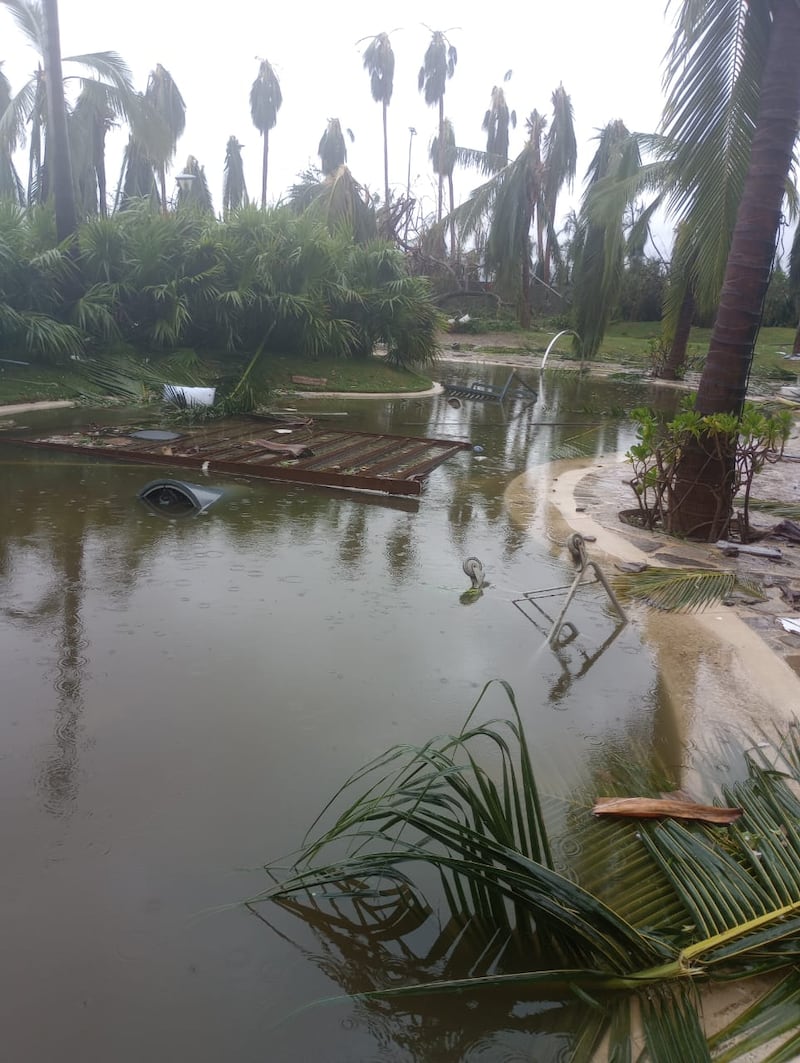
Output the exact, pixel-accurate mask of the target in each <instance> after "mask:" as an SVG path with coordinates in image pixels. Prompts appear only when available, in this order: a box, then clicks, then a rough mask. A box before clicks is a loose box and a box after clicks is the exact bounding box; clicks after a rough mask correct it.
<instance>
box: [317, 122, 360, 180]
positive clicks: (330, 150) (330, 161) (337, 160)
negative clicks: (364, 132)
mask: <svg viewBox="0 0 800 1063" xmlns="http://www.w3.org/2000/svg"><path fill="white" fill-rule="evenodd" d="M347 135H348V136H349V137H350V141H351V143H352V141H353V140H354V139H355V138H354V136H353V131H352V130H351V129H348V130H347ZM317 154H318V155H319V158H320V168H321V169H322V172H323V174H324V175H325V176H326V177H330V175H331V174H334V173H336V171H337V170H338V169H339V167H340V166H344V164H345V163H346V162H347V145H346V144H345V139H344V133H343V132H342V124H341V122H340V121H339V119H338V118H329V119H328V124H327V126H326V127H325V132H324V133H323V134H322V136H321V137H320V141H319V147H318V148H317Z"/></svg>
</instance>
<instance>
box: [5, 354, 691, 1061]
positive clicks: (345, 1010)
mask: <svg viewBox="0 0 800 1063" xmlns="http://www.w3.org/2000/svg"><path fill="white" fill-rule="evenodd" d="M450 369H451V367H448V372H446V373H445V374H443V375H446V376H447V377H450V378H454V377H456V376H459V375H460V377H461V378H462V379H465V380H466V379H476V378H477V379H481V380H483V381H493V382H499V383H502V382H503V380H504V379H505V376H506V375H507V370H505V369H502V368H496V369H492V368H489V367H480V368H478V367H474V366H467V367H464V366H459V367H452V371H449V370H450ZM643 400H645V401H646V400H647V396H646V395H645V393H644V392H643V391H641V390H639V391H637V390H636V389H635V388H634V387H633V386H632V385H630V384H614V383H612V382H600V381H597V380H591V379H583V380H580V379H579V378H578V376H577V374H573V375H569V374H560V375H559V374H553V375H548V377H547V379H546V383H545V386H544V388H543V390H542V392H541V393H540V395H539V399H538V400H537V402H536V404H535V405H531V404H530V403H529V402H528V400H527V399H526V400H522V399H517V400H514V401H511V402H507V403H506V404H505V405H504V406H503V407H500V406H499V405H497V404H490V403H477V402H463V403H462V405H461V407H460V408H454V407H453V406H451V405H450V404H449V403H448V401H447V399H446V397H444V396H436V397H433V398H426V399H422V400H415V399H413V398H409V399H406V400H400V399H392V400H374V401H363V400H359V401H356V400H352V401H350V402H346V401H343V400H324V401H323V400H315V401H311V400H308V401H306V402H305V403H300V404H298V405H299V406H300V408H301V409H302V408H304V407H305V408H307V409H309V410H316V411H321V410H324V411H326V412H328V413H346V414H347V415H348V416H347V421H346V423H347V424H348V426H352V427H354V428H361V429H365V430H378V431H389V432H395V433H398V434H406V435H415V434H423V435H431V436H438V437H449V436H457V437H459V438H469V439H470V440H471V441H472V442H473V443H474V444H478V445H479V446H480V447H482V448H483V453H479V452H478V451H468V452H463V453H461V454H459V455H457V456H456V457H454V458H452V459H450V460H449V461H448V462H447V463H446V464H445V465H443V466H441V467H440V468H439V469H438V470H436V471H435V472H434V473H433V474H432V475H431V477H430V479H429V481H428V485H427V489H426V492H425V493H424V494H423V496H422V498H421V499H420V500H419V502H416V501H408V500H399V501H392V500H386V499H377V498H374V497H366V496H361V497H359V496H356V495H348V494H345V493H341V492H332V491H324V490H312V489H309V488H305V487H300V486H294V485H272V484H269V483H264V482H256V483H253V484H250V485H248V484H244V483H234V482H231V481H225V480H224V479H215V478H214V477H211V479H210V480H209V482H210V483H213V484H215V485H217V486H221V487H224V488H225V489H226V494H225V496H224V497H223V499H222V500H221V501H220V502H218V503H217V504H216V505H215V506H213V507H212V508H211V509H210V510H209V511H208V512H207V513H206V514H204V515H201V516H199V517H193V518H190V519H186V520H180V521H176V520H172V521H171V520H166V519H163V517H160V516H159V515H157V514H155V513H152V512H151V511H150V510H149V509H147V508H146V507H145V506H144V505H143V504H142V503H140V502H139V501H137V498H136V494H137V491H138V489H139V488H140V487H141V486H142V485H143V484H144V483H145V482H147V480H149V479H151V478H152V477H153V475H154V474H153V471H152V470H151V469H147V468H145V467H139V466H132V465H116V464H105V463H101V462H97V463H89V462H84V461H80V460H75V459H74V458H72V457H70V456H69V455H55V454H53V455H51V454H47V453H45V452H37V453H36V454H33V453H32V452H31V451H29V450H23V449H21V448H12V447H9V446H4V447H1V448H0V477H1V479H0V483H2V496H1V497H0V676H1V677H2V678H1V679H0V852H1V853H2V866H3V871H2V875H1V876H0V883H1V885H0V918H1V919H2V923H3V930H2V939H1V940H2V953H1V958H0V983H1V984H0V1029H2V1031H3V1034H2V1041H3V1047H2V1050H0V1057H1V1058H2V1059H3V1060H4V1061H5V1060H8V1061H9V1063H51V1061H53V1060H59V1061H60V1063H101V1061H102V1063H108V1061H114V1063H141V1061H142V1060H148V1061H151V1063H160V1061H162V1060H163V1061H165V1063H166V1061H170V1063H175V1061H183V1060H192V1063H212V1061H214V1063H216V1061H222V1060H226V1061H227V1060H231V1061H237V1063H257V1061H258V1063H290V1061H294V1060H312V1061H317V1060H319V1061H325V1063H327V1061H330V1063H345V1061H362V1060H381V1061H390V1060H391V1061H415V1060H431V1061H439V1060H446V1059H447V1060H450V1059H452V1060H461V1059H464V1060H475V1061H477V1060H480V1061H481V1063H491V1061H498V1063H499V1061H501V1060H502V1061H507V1060H512V1059H516V1058H520V1059H521V1058H526V1059H527V1058H535V1059H538V1060H545V1059H550V1058H553V1059H555V1058H558V1057H559V1054H560V1055H561V1057H563V1058H568V1055H565V1053H568V1048H569V1046H568V1040H566V1041H565V1039H564V1036H563V1034H562V1033H558V1032H557V1030H558V1029H560V1027H559V1026H558V1024H557V1023H556V1024H553V1023H549V1022H548V1021H546V1019H547V1017H546V1015H545V1018H544V1020H543V1021H542V1022H538V1021H537V1014H538V1013H537V1007H538V1006H537V1007H533V1006H530V1005H522V1004H519V1003H517V1002H515V1001H510V1000H509V999H508V998H503V999H500V998H498V996H497V995H494V996H491V997H490V998H487V1000H486V1001H480V1000H479V1001H477V1003H476V1002H470V1003H469V1006H466V1005H465V1002H464V1001H463V1000H458V1001H452V1002H451V1001H448V1000H447V999H445V998H441V997H437V998H435V999H434V1002H433V1003H431V1002H430V1001H428V1002H425V1001H423V1000H417V1001H416V1002H415V1003H411V1004H409V1003H408V1002H406V1003H405V1004H404V1005H403V1006H402V1008H401V1007H400V1006H399V1005H398V1006H395V1005H389V1004H386V1003H383V1004H379V1005H373V1006H367V1005H364V1004H363V1003H362V1004H358V1005H353V1004H352V1003H350V1002H348V1001H346V1000H339V1001H337V1002H335V1003H332V1004H317V1005H315V1006H313V1007H310V1008H305V1010H302V1011H300V1012H299V1011H298V1009H303V1008H304V1007H305V1006H306V1005H309V1004H311V1003H312V1002H314V1001H318V1000H319V999H320V998H323V997H331V996H336V995H338V994H343V993H345V992H350V991H357V990H359V989H368V988H371V987H372V986H374V985H380V984H382V973H384V972H388V970H389V965H390V966H391V977H392V978H393V979H396V980H397V981H398V982H399V981H401V980H402V979H405V980H406V981H413V980H415V979H416V978H418V977H420V974H421V972H423V971H425V970H429V968H426V966H425V953H426V950H428V949H429V948H430V946H431V941H430V940H426V939H424V936H422V935H417V938H416V939H414V940H413V941H408V942H405V944H404V947H403V948H402V949H395V951H394V953H392V956H391V958H390V959H389V958H388V953H387V952H386V946H385V944H383V945H380V946H378V945H377V944H374V943H373V944H372V945H370V943H369V941H367V940H366V939H365V936H364V935H357V934H348V933H346V932H344V933H342V932H341V931H335V930H334V929H331V927H330V926H327V927H326V926H324V925H320V924H316V925H315V923H314V922H313V921H303V920H301V919H298V918H296V917H292V916H289V915H286V913H283V912H280V911H277V910H276V912H274V913H272V915H273V916H274V919H272V921H273V923H274V928H272V927H270V926H268V925H266V924H265V923H264V922H262V921H259V919H257V918H256V917H255V916H254V915H253V914H251V913H250V912H249V911H248V910H246V909H245V908H244V907H243V906H241V905H240V903H239V902H240V901H242V900H243V899H245V898H247V897H249V896H252V895H253V894H255V893H257V892H258V891H259V890H260V889H262V888H264V886H265V885H266V880H265V877H264V874H263V872H262V871H260V870H259V868H260V867H261V865H263V864H264V863H266V862H267V861H271V860H274V859H276V858H278V857H280V856H281V855H283V854H285V853H287V852H290V851H291V850H293V849H294V848H295V847H296V846H297V845H298V844H299V842H300V840H301V839H302V836H303V834H304V832H305V830H306V828H307V827H308V826H309V825H310V823H311V822H312V820H313V818H314V816H315V815H316V813H317V812H318V811H319V809H320V808H321V806H322V805H323V803H324V802H325V801H326V800H327V799H328V797H329V796H331V795H332V793H334V792H335V790H336V789H337V788H338V786H339V785H340V784H341V782H342V781H343V780H344V779H345V778H346V777H347V776H348V775H349V774H350V773H351V772H353V771H354V770H355V769H357V768H358V767H359V766H361V765H362V764H363V763H364V762H365V761H367V760H368V759H371V758H372V757H374V756H376V755H377V754H379V753H380V752H382V751H383V750H384V749H386V748H388V747H389V746H390V745H392V744H394V743H400V742H410V743H422V742H424V741H426V740H427V739H429V738H431V737H432V736H434V735H436V734H439V733H444V732H450V731H456V730H458V729H459V728H460V726H461V725H462V723H463V721H464V719H465V717H466V714H467V712H468V711H469V709H470V707H471V706H472V704H473V703H474V701H475V699H476V698H477V696H478V694H479V693H480V691H481V689H482V688H483V686H484V684H485V683H486V682H487V681H488V680H490V679H492V678H494V677H502V678H504V679H507V680H508V681H509V682H510V683H511V684H512V686H513V687H514V689H515V691H516V693H517V697H518V701H519V705H520V708H521V711H522V714H523V717H524V720H525V722H526V726H527V730H528V734H529V737H530V739H531V741H532V745H533V747H534V756H535V759H536V768H537V771H538V772H539V777H540V781H541V785H542V787H543V788H544V789H545V790H548V789H550V790H552V791H553V792H555V793H561V794H564V793H569V792H570V791H572V790H573V789H577V788H578V787H579V786H581V785H583V784H585V783H586V781H587V779H590V778H591V777H592V773H593V772H595V771H598V770H602V766H603V764H604V763H605V762H606V760H607V758H609V757H613V756H616V755H618V754H619V752H620V750H623V751H624V750H625V749H626V748H628V746H629V745H630V744H632V743H636V744H637V745H638V746H640V747H641V746H642V745H643V746H644V747H645V748H652V749H653V753H654V755H655V754H658V755H659V756H661V757H662V758H664V759H666V760H669V758H670V756H673V755H677V754H676V752H675V750H674V748H673V747H672V743H674V727H673V724H672V716H671V709H670V706H669V705H668V704H666V702H665V700H664V698H663V697H662V696H661V695H660V690H659V681H658V677H657V676H656V675H655V674H654V671H653V664H652V659H651V656H650V654H649V652H648V650H647V648H646V647H644V646H643V645H642V644H641V642H640V639H639V636H638V634H637V632H636V631H635V630H634V628H633V627H627V628H624V629H621V630H620V629H618V628H617V627H616V626H615V623H614V620H613V615H612V614H611V613H610V612H609V611H608V609H607V608H606V607H605V604H604V602H603V597H602V593H601V592H600V591H599V589H594V590H591V591H586V592H582V594H581V596H580V600H579V601H578V602H576V604H575V606H574V611H573V612H572V613H571V614H570V619H572V621H573V622H574V623H575V625H576V627H577V629H578V631H579V636H578V638H576V639H575V640H573V641H572V642H571V643H570V644H569V646H565V647H563V648H562V649H561V650H559V651H557V652H556V651H552V650H550V649H549V648H544V647H543V646H542V643H543V641H544V634H543V630H544V628H546V619H543V618H542V616H541V615H540V614H539V613H538V609H537V606H536V605H532V604H531V600H530V599H523V597H522V596H523V595H524V594H525V593H526V592H534V591H537V590H539V589H541V588H548V587H556V586H562V585H565V584H567V583H568V582H569V581H570V580H571V578H572V570H571V567H570V564H569V560H568V557H567V555H566V552H565V550H564V549H563V546H561V545H559V544H558V543H552V542H550V541H548V539H547V523H546V520H545V507H546V501H547V499H546V489H545V488H543V489H542V492H541V493H540V494H538V495H536V496H535V497H533V498H532V499H531V500H530V505H529V506H526V507H522V509H520V510H519V511H517V510H516V509H515V507H514V506H511V505H508V504H506V501H505V500H504V492H505V489H506V487H507V485H508V484H509V482H510V481H511V480H512V479H513V478H514V477H515V476H516V475H518V474H520V473H522V472H523V471H525V470H526V469H528V468H531V467H533V466H536V465H541V464H543V463H545V462H547V461H549V460H550V459H551V458H570V457H575V456H578V455H586V454H589V455H592V454H601V453H605V452H607V451H612V450H616V449H617V448H618V447H625V446H627V445H628V444H629V443H630V442H631V440H632V438H633V435H632V431H631V429H630V426H629V424H628V423H627V422H626V420H625V418H624V411H625V410H628V409H630V408H631V406H632V405H635V404H638V403H640V402H641V401H643ZM104 416H105V417H112V416H117V417H118V416H119V415H118V414H113V415H112V414H110V413H109V412H108V411H106V412H105V413H91V412H90V413H88V414H87V411H85V410H83V411H69V412H68V413H66V414H65V413H64V412H63V411H59V413H58V414H50V415H27V416H23V417H21V418H18V420H25V421H26V423H28V424H30V425H34V426H40V425H43V424H48V425H59V426H64V425H67V424H70V423H72V424H78V423H85V422H86V421H87V420H91V419H92V417H94V418H95V419H98V418H101V417H104ZM154 416H155V415H154ZM341 420H342V421H344V418H341ZM184 473H185V470H184V471H183V472H182V471H181V470H176V475H177V476H178V477H179V478H182V477H183V478H189V479H191V476H193V475H195V474H191V476H186V477H184ZM165 474H166V473H165ZM471 555H472V556H477V557H478V558H480V559H481V561H482V562H483V565H484V567H485V570H486V576H487V579H488V581H489V584H490V585H489V586H488V587H487V588H486V590H485V593H484V595H483V597H481V598H480V599H479V600H478V601H475V602H473V603H472V604H470V605H465V604H462V601H461V600H460V599H461V595H462V593H463V592H464V591H465V590H466V589H467V587H468V586H469V582H468V580H467V577H466V576H464V574H463V572H462V568H461V566H462V562H463V560H464V559H465V558H467V557H468V556H471ZM534 600H535V601H536V602H537V605H541V606H542V607H543V608H545V609H546V610H548V611H549V612H550V613H551V615H552V614H553V613H554V612H555V611H557V599H550V600H544V599H542V600H539V599H534ZM515 601H517V603H518V604H517V605H515V604H514V602H515ZM534 621H536V623H535V622H534ZM537 624H538V626H537ZM505 709H506V705H505V701H504V696H503V695H502V693H501V692H500V690H499V688H495V689H493V690H491V691H490V692H489V694H488V695H487V698H486V702H485V708H483V707H482V709H481V712H482V714H483V715H484V716H485V717H486V718H489V717H492V716H495V715H498V714H501V713H503V712H504V711H505ZM567 855H568V854H567ZM565 859H566V856H565ZM270 918H271V917H270ZM415 950H416V952H415ZM468 968H469V962H468V961H467V962H466V969H468ZM387 977H388V974H387ZM473 1003H476V1006H473ZM539 1018H541V1016H539ZM554 1030H556V1032H553V1031H554Z"/></svg>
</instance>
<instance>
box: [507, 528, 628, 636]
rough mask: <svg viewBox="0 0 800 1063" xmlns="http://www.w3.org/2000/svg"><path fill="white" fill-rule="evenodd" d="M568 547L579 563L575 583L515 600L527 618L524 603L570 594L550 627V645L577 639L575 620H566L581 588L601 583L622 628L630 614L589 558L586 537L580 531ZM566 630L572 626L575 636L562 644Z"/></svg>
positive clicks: (547, 589)
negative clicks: (564, 592) (590, 574)
mask: <svg viewBox="0 0 800 1063" xmlns="http://www.w3.org/2000/svg"><path fill="white" fill-rule="evenodd" d="M567 545H568V548H569V551H570V553H571V554H572V557H573V558H574V559H575V560H576V562H577V564H578V571H577V573H576V575H575V579H574V580H573V581H572V583H568V584H565V585H564V586H562V587H545V588H543V589H542V590H538V591H527V592H526V593H525V594H523V595H522V597H521V598H515V599H514V603H513V604H514V605H515V606H516V607H517V609H519V611H520V612H521V613H522V615H523V616H527V614H526V613H525V611H524V609H522V607H521V605H520V602H522V601H528V602H533V603H534V604H535V599H536V598H547V597H552V596H553V595H556V594H560V593H562V592H563V591H566V592H567V596H566V598H565V600H564V604H563V606H562V607H561V612H560V613H559V614H558V616H557V617H556V619H555V620H554V621H553V626H552V627H551V628H550V634H549V635H548V636H547V644H548V645H549V646H564V645H567V643H568V642H571V641H572V640H573V639H574V638H576V637H577V635H578V629H577V628H576V627H575V625H574V624H573V623H572V622H571V621H568V620H567V621H565V620H564V617H565V616H566V614H567V610H568V609H569V607H570V605H571V604H572V600H573V598H574V597H575V595H576V594H577V593H578V591H579V589H580V588H581V587H592V586H594V585H595V584H596V583H599V584H600V585H601V586H602V588H603V590H604V591H605V592H606V595H607V596H608V599H609V601H610V602H611V605H612V606H613V607H614V610H615V611H616V613H617V616H618V617H619V619H620V625H619V626H620V627H622V626H623V625H625V624H627V623H628V616H627V613H626V612H625V610H624V609H623V608H622V606H621V605H620V602H619V599H618V598H617V596H616V594H615V593H614V590H613V588H612V586H611V584H610V583H609V582H608V580H607V579H606V576H605V573H604V572H603V570H602V569H601V568H600V565H599V564H598V563H597V562H596V561H591V560H590V559H589V557H588V556H587V553H586V543H585V541H584V538H583V536H582V535H579V534H578V533H577V532H575V533H573V534H572V535H571V536H570V537H569V539H568V540H567ZM589 571H591V573H593V576H594V578H593V579H589V580H585V579H584V576H585V575H586V573H587V572H589ZM536 608H537V609H539V611H540V612H541V613H542V614H543V615H544V616H545V617H547V619H548V620H549V619H550V617H549V616H547V613H545V611H544V609H542V608H541V607H540V606H536ZM528 619H530V618H529V617H528ZM566 627H569V628H570V629H571V633H570V635H569V638H568V639H567V640H566V641H560V642H559V641H558V640H559V636H560V634H561V631H562V629H563V628H566Z"/></svg>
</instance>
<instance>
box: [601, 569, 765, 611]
mask: <svg viewBox="0 0 800 1063" xmlns="http://www.w3.org/2000/svg"><path fill="white" fill-rule="evenodd" d="M613 582H614V588H615V590H616V591H617V593H618V594H620V595H621V596H622V597H623V598H627V599H629V600H630V599H639V600H640V601H644V602H647V604H648V605H652V606H653V607H654V608H656V609H662V610H664V611H666V612H678V611H687V612H695V611H697V610H701V609H705V608H707V607H708V606H711V605H713V604H714V603H716V602H719V601H721V600H722V599H724V598H729V597H730V596H731V594H733V593H734V592H735V591H739V592H741V593H742V594H745V595H747V596H748V597H751V598H759V599H762V600H763V598H764V594H763V591H762V588H761V586H760V584H758V583H756V582H754V581H753V580H747V579H741V578H740V577H738V576H737V575H736V573H735V572H721V571H717V570H712V569H704V568H646V569H644V570H643V571H642V572H629V573H625V574H624V575H619V576H615V577H614V581H613Z"/></svg>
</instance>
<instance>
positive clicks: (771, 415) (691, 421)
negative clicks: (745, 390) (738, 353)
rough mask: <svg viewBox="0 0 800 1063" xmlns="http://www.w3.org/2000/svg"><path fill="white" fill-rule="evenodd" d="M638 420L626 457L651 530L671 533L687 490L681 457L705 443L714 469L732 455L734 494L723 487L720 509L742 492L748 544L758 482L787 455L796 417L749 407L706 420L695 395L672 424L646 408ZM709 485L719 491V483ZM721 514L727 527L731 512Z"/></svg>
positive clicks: (744, 536) (742, 524)
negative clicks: (767, 468)
mask: <svg viewBox="0 0 800 1063" xmlns="http://www.w3.org/2000/svg"><path fill="white" fill-rule="evenodd" d="M632 418H633V420H634V423H635V424H636V434H637V437H638V442H637V443H634V444H633V446H631V447H630V449H629V450H628V453H627V455H626V456H627V458H628V460H629V461H630V463H631V465H632V467H633V472H634V475H633V479H632V480H631V481H630V485H631V488H632V489H633V492H634V494H635V495H636V500H637V502H638V504H639V510H640V513H641V515H642V519H643V522H644V524H645V526H646V527H648V528H654V527H655V526H656V524H661V525H662V526H663V527H664V528H665V529H666V530H670V526H671V525H670V518H671V514H672V513H673V512H675V511H676V510H677V508H678V505H679V502H680V499H681V498H682V497H683V495H684V494H685V492H686V490H687V485H686V484H685V483H684V482H682V481H681V480H680V475H679V471H680V468H681V459H682V457H683V455H684V453H685V452H686V450H687V448H688V447H689V446H690V445H701V446H702V447H703V448H704V451H703V452H704V454H705V457H706V466H708V467H709V468H714V469H716V468H717V467H718V466H719V463H720V462H721V461H722V459H723V458H724V457H725V455H726V454H727V453H728V452H729V451H730V452H732V460H731V461H730V463H726V464H725V467H727V468H729V470H730V471H729V476H730V478H731V479H732V485H730V486H731V490H730V491H729V490H728V486H729V485H726V484H722V483H721V484H718V485H717V487H716V498H717V507H718V509H719V510H720V511H721V510H722V508H723V507H724V506H725V504H726V500H727V499H728V498H729V497H731V498H734V499H735V498H736V496H737V495H738V494H739V492H742V513H741V516H740V520H739V532H740V535H741V539H742V542H747V541H748V536H749V527H750V525H749V504H750V492H751V490H752V485H753V479H754V477H755V476H756V474H757V473H758V472H760V471H761V469H763V467H764V465H765V464H766V463H767V462H770V461H777V460H778V458H779V457H780V455H781V454H782V452H783V446H784V444H785V441H786V440H787V439H788V437H789V432H790V430H791V424H792V419H791V414H790V413H789V412H788V411H785V410H784V411H772V410H765V409H763V408H759V407H758V406H755V405H754V404H753V403H745V405H744V408H743V410H742V414H741V416H740V417H736V416H735V415H734V414H725V413H716V414H708V415H707V416H705V417H702V416H701V415H700V414H699V413H697V411H696V410H695V409H694V397H693V396H690V397H688V398H687V399H685V400H684V401H683V403H682V404H681V409H680V411H679V412H678V414H677V415H676V416H675V417H673V418H672V420H670V421H666V422H664V421H662V420H661V419H660V418H659V417H658V416H657V415H656V414H655V413H654V412H653V411H652V410H648V409H645V408H639V409H636V410H634V411H633V413H632ZM704 469H705V466H704V467H703V469H701V471H700V474H699V475H701V476H702V474H703V471H704ZM708 486H709V488H710V489H713V488H714V485H713V484H709V485H708ZM720 515H721V516H723V517H725V523H726V524H727V523H728V521H729V519H730V514H722V513H721V514H720Z"/></svg>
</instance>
